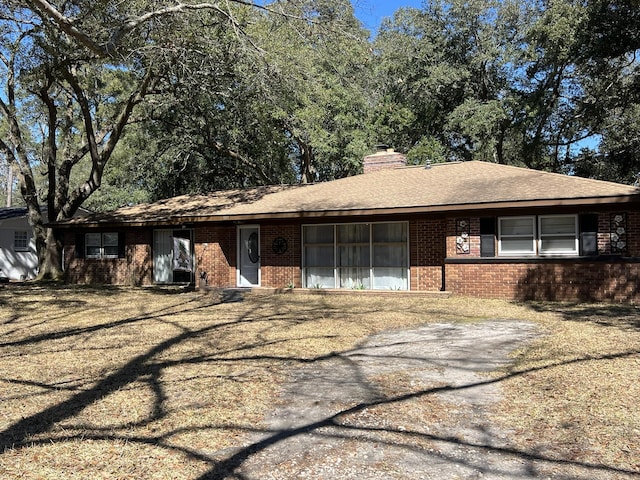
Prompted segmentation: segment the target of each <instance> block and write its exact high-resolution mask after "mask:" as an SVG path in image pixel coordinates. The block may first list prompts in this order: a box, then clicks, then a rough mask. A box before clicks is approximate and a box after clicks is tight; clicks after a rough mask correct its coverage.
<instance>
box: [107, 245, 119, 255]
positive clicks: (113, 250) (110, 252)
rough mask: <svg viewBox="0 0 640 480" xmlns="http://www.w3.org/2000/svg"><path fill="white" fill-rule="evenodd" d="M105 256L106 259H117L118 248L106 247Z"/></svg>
mask: <svg viewBox="0 0 640 480" xmlns="http://www.w3.org/2000/svg"><path fill="white" fill-rule="evenodd" d="M104 256H105V257H117V256H118V247H117V246H115V247H104Z"/></svg>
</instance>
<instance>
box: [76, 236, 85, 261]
mask: <svg viewBox="0 0 640 480" xmlns="http://www.w3.org/2000/svg"><path fill="white" fill-rule="evenodd" d="M75 256H76V258H84V233H76V252H75Z"/></svg>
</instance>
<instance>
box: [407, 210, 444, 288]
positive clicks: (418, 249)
mask: <svg viewBox="0 0 640 480" xmlns="http://www.w3.org/2000/svg"><path fill="white" fill-rule="evenodd" d="M446 228H447V221H446V220H445V219H437V218H436V219H423V220H415V221H411V222H409V251H410V253H409V260H410V272H411V282H410V285H411V286H410V290H419V291H439V290H441V289H442V274H443V268H444V258H445V253H446V244H445V232H446Z"/></svg>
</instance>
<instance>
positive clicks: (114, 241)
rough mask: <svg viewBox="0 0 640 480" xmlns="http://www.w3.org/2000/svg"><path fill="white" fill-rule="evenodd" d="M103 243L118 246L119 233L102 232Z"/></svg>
mask: <svg viewBox="0 0 640 480" xmlns="http://www.w3.org/2000/svg"><path fill="white" fill-rule="evenodd" d="M102 244H103V245H104V246H105V247H106V246H109V247H114V246H115V247H117V246H118V234H117V233H103V234H102Z"/></svg>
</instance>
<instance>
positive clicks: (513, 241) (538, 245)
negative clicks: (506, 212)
mask: <svg viewBox="0 0 640 480" xmlns="http://www.w3.org/2000/svg"><path fill="white" fill-rule="evenodd" d="M578 232H579V230H578V216H577V215H540V216H538V217H536V216H533V215H531V216H526V217H525V216H523V217H502V218H498V254H499V255H503V256H510V255H511V256H519V255H578V251H579V234H578Z"/></svg>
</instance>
